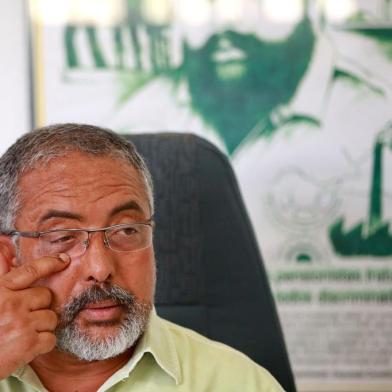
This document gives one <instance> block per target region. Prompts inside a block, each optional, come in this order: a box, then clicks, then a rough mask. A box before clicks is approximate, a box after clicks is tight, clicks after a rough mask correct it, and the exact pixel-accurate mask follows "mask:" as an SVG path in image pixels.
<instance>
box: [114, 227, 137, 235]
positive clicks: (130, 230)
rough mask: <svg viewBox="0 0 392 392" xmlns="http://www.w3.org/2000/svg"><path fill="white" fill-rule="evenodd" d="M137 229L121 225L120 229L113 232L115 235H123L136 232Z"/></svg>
mask: <svg viewBox="0 0 392 392" xmlns="http://www.w3.org/2000/svg"><path fill="white" fill-rule="evenodd" d="M137 233H138V231H137V230H136V229H135V228H134V227H123V228H122V229H120V230H118V231H117V232H116V233H115V234H116V235H124V236H131V235H133V234H137Z"/></svg>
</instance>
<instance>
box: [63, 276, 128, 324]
mask: <svg viewBox="0 0 392 392" xmlns="http://www.w3.org/2000/svg"><path fill="white" fill-rule="evenodd" d="M107 300H110V301H113V302H114V303H115V304H116V305H120V306H124V307H126V308H128V309H131V308H132V307H133V306H134V305H135V302H136V297H135V296H134V295H133V294H132V293H130V292H128V291H126V290H124V289H123V288H121V287H120V286H117V285H112V284H110V283H104V284H101V285H97V284H96V285H94V286H91V287H89V288H88V289H86V290H85V291H83V292H82V293H81V294H79V295H78V296H76V297H75V298H73V299H72V300H71V301H70V302H69V303H68V304H66V305H65V306H64V307H63V309H62V310H61V312H60V322H59V326H64V325H67V324H70V323H72V321H73V320H74V319H75V318H76V316H77V315H78V314H79V312H80V311H82V310H83V309H84V308H85V307H86V305H88V304H92V303H97V302H101V301H107Z"/></svg>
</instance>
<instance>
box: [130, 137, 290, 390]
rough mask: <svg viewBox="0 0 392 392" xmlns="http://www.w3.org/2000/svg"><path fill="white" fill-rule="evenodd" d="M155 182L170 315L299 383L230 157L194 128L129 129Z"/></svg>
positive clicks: (159, 294)
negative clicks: (147, 131)
mask: <svg viewBox="0 0 392 392" xmlns="http://www.w3.org/2000/svg"><path fill="white" fill-rule="evenodd" d="M126 137H127V139H128V140H131V141H132V142H133V143H134V144H135V145H136V147H137V149H138V151H139V152H140V153H141V154H142V155H143V156H144V157H145V159H146V162H147V164H148V166H149V168H150V170H151V173H152V176H153V180H154V186H155V205H156V214H155V221H156V231H155V238H154V245H155V252H156V258H157V268H158V282H157V291H156V308H157V312H158V314H160V315H161V316H162V317H164V318H166V319H168V320H171V321H173V322H176V323H178V324H180V325H183V326H185V327H189V328H191V329H193V330H196V331H198V332H200V333H201V334H203V335H205V336H207V337H209V338H211V339H214V340H218V341H220V342H223V343H226V344H228V345H230V346H232V347H235V348H237V349H238V350H240V351H242V352H243V353H245V354H247V355H248V356H249V357H250V358H252V359H253V360H254V361H255V362H257V363H259V364H260V365H262V366H264V367H265V368H266V369H268V370H269V371H270V372H271V373H272V374H273V375H274V376H275V378H276V379H277V380H278V381H279V382H280V383H281V385H282V386H283V388H285V390H286V391H288V392H293V391H295V384H294V379H293V375H292V372H291V368H290V363H289V359H288V356H287V352H286V347H285V343H284V339H283V335H282V331H281V327H280V324H279V320H278V317H277V313H276V309H275V305H274V300H273V297H272V295H271V291H270V287H269V284H268V280H267V275H266V272H265V270H264V266H263V262H262V259H261V256H260V253H259V250H258V247H257V244H256V240H255V236H254V233H253V230H252V226H251V223H250V221H249V218H248V216H247V213H246V210H245V207H244V204H243V201H242V198H241V194H240V191H239V189H238V185H237V181H236V179H235V177H234V173H233V171H232V168H231V166H230V163H229V161H228V160H227V158H226V157H225V156H224V155H223V154H222V153H221V152H220V151H219V150H218V149H217V148H216V147H215V146H213V145H212V144H211V143H209V142H207V141H205V140H203V139H201V138H199V137H197V136H195V135H191V134H184V133H181V134H180V133H178V134H175V133H158V134H140V135H128V136H126Z"/></svg>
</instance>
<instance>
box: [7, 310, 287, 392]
mask: <svg viewBox="0 0 392 392" xmlns="http://www.w3.org/2000/svg"><path fill="white" fill-rule="evenodd" d="M9 391H12V392H33V391H47V390H46V389H45V387H44V386H43V385H42V384H41V382H40V380H39V379H38V377H37V375H36V374H35V373H34V371H33V370H32V368H31V367H30V366H28V365H26V366H24V367H22V368H20V369H18V370H17V371H16V372H15V373H13V375H12V376H10V377H8V378H7V379H4V380H2V381H0V392H9ZM98 391H99V392H103V391H110V392H126V391H127V392H128V391H130V392H131V391H132V392H147V391H149V392H155V391H156V392H193V391H194V392H244V391H247V392H282V391H283V389H282V388H281V387H280V386H279V384H278V383H277V382H276V381H275V379H274V378H273V377H272V376H271V375H270V374H269V373H268V372H267V371H266V370H265V369H263V368H262V367H260V366H258V365H257V364H256V363H254V362H253V361H251V360H250V359H249V358H248V357H246V356H245V355H244V354H242V353H240V352H238V351H236V350H234V349H232V348H230V347H228V346H226V345H224V344H221V343H217V342H214V341H211V340H209V339H207V338H205V337H203V336H201V335H199V334H198V333H196V332H194V331H191V330H189V329H186V328H183V327H180V326H178V325H176V324H173V323H170V322H168V321H166V320H163V319H161V318H160V317H158V316H157V315H156V313H155V312H153V313H152V314H151V319H150V322H149V325H148V328H147V331H146V332H145V333H144V335H143V337H142V338H141V339H140V341H139V343H138V345H137V347H136V348H135V351H134V353H133V355H132V357H131V359H130V360H129V361H128V363H127V364H126V365H125V366H124V367H123V368H121V369H120V370H118V371H117V372H116V373H114V374H113V375H112V376H111V377H110V378H109V379H108V380H106V382H105V383H104V384H103V385H102V386H101V387H100V388H99V389H98ZM54 392H55V391H54Z"/></svg>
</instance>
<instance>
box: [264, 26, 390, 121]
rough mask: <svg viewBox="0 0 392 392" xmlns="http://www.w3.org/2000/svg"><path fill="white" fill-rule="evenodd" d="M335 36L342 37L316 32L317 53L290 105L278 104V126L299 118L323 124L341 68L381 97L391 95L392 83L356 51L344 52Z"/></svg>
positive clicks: (275, 113)
mask: <svg viewBox="0 0 392 392" xmlns="http://www.w3.org/2000/svg"><path fill="white" fill-rule="evenodd" d="M333 39H340V38H339V36H335V37H332V38H331V35H330V34H329V33H327V32H323V33H321V32H316V39H315V48H314V51H313V55H312V58H311V61H310V64H309V67H308V70H307V72H306V74H305V76H304V77H303V79H302V80H301V82H300V84H299V86H298V88H297V90H296V93H295V94H294V96H293V98H292V99H291V101H290V102H289V103H288V104H287V105H280V106H278V107H277V108H276V109H275V110H274V111H273V112H272V113H271V114H270V121H271V122H272V124H273V126H274V127H279V126H281V125H283V124H284V123H286V122H287V121H290V119H292V118H297V117H304V118H308V119H309V120H310V121H312V122H314V123H318V124H321V123H322V118H323V114H324V111H325V107H326V100H327V97H328V93H329V90H330V88H331V86H332V83H333V81H334V76H335V73H336V72H337V71H340V72H342V73H343V74H346V75H349V76H350V77H352V78H353V79H355V80H356V81H358V82H359V83H361V84H362V85H365V86H367V87H368V88H370V89H371V90H372V91H373V92H375V93H377V94H379V95H381V96H383V95H386V94H389V90H388V88H387V87H388V84H390V83H385V80H382V79H381V78H378V77H377V75H375V74H374V71H373V72H372V70H371V69H369V68H367V67H366V65H365V64H363V62H360V61H357V59H356V58H355V53H354V54H353V55H352V56H350V54H349V53H348V54H345V55H343V54H342V53H341V51H339V50H338V48H336V47H335V45H334V44H333Z"/></svg>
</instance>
